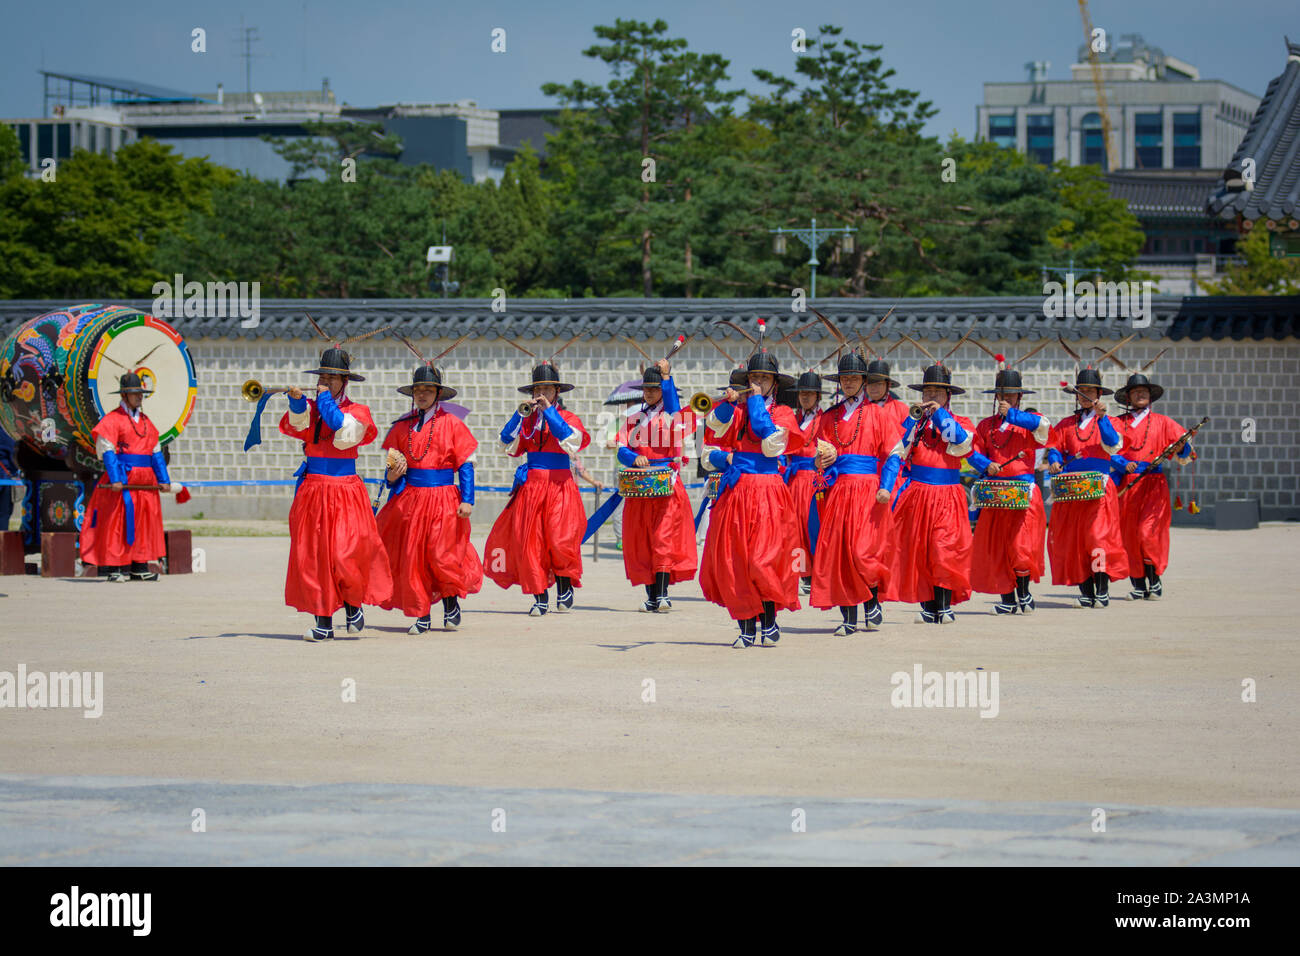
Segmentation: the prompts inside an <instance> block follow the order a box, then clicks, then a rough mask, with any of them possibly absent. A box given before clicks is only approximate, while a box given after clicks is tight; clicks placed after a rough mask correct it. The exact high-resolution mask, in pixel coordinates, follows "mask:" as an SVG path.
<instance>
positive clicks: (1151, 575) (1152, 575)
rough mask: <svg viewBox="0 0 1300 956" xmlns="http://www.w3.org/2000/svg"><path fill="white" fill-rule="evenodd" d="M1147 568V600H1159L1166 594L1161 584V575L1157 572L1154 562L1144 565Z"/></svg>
mask: <svg viewBox="0 0 1300 956" xmlns="http://www.w3.org/2000/svg"><path fill="white" fill-rule="evenodd" d="M1144 569H1145V570H1146V586H1147V600H1148V601H1159V600H1160V598H1161V596H1163V594H1164V588H1163V587H1161V585H1160V575H1159V574H1157V573H1156V566H1155V565H1154V564H1148V565H1144Z"/></svg>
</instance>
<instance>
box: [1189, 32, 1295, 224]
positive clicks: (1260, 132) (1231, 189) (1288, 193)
mask: <svg viewBox="0 0 1300 956" xmlns="http://www.w3.org/2000/svg"><path fill="white" fill-rule="evenodd" d="M1286 49H1287V60H1286V69H1284V70H1283V71H1282V73H1281V74H1280V75H1278V76H1276V77H1274V78H1273V79H1272V80H1271V81H1270V82H1269V84H1268V90H1267V92H1265V93H1264V99H1263V100H1261V101H1260V104H1259V109H1257V110H1256V111H1255V117H1254V119H1252V120H1251V121H1250V128H1249V129H1248V130H1246V138H1245V139H1243V140H1242V141H1241V145H1240V146H1239V147H1237V152H1236V155H1234V156H1233V157H1232V162H1230V163H1229V164H1228V168H1227V169H1225V170H1224V171H1223V175H1222V176H1220V177H1219V181H1218V184H1217V185H1216V186H1215V188H1214V190H1213V192H1212V193H1211V194H1210V200H1209V203H1208V209H1209V211H1210V214H1211V215H1213V216H1217V217H1219V218H1221V219H1235V218H1236V217H1237V216H1239V215H1240V216H1242V217H1244V218H1246V219H1250V220H1255V219H1261V218H1262V219H1273V220H1286V219H1291V218H1300V43H1292V42H1291V41H1290V40H1287V43H1286ZM1247 159H1253V160H1254V161H1255V188H1254V189H1246V188H1245V184H1244V183H1243V181H1242V177H1241V171H1242V168H1243V166H1244V164H1245V161H1246V160H1247Z"/></svg>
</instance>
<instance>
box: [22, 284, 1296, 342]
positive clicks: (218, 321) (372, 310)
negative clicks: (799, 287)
mask: <svg viewBox="0 0 1300 956" xmlns="http://www.w3.org/2000/svg"><path fill="white" fill-rule="evenodd" d="M71 304H72V303H69V302H49V301H39V300H10V301H0V334H2V333H6V332H7V331H8V330H9V329H11V328H13V326H15V325H17V324H19V323H21V322H25V321H27V320H28V319H31V318H35V317H36V316H38V315H41V314H43V313H45V312H51V311H54V310H57V309H60V308H66V307H67V306H69V305H71ZM123 304H126V305H130V306H132V307H134V308H137V309H140V310H142V311H148V310H149V308H150V307H151V305H152V300H149V299H139V300H135V301H127V302H124V303H123ZM815 305H816V306H817V308H818V309H820V310H821V312H822V313H823V314H825V315H826V316H827V317H828V318H830V319H831V320H832V321H833V322H835V323H836V325H837V326H839V327H840V328H841V329H842V330H843V331H844V333H845V334H846V335H850V336H853V335H858V334H864V333H866V332H868V331H870V330H871V329H872V328H874V327H875V325H876V323H877V322H878V321H879V319H880V318H881V317H882V316H884V314H885V313H886V312H887V311H889V309H890V308H891V307H892V308H894V313H893V315H892V316H891V317H890V319H889V321H888V322H886V323H885V325H884V326H882V327H881V330H880V331H879V332H878V333H876V336H875V339H873V341H880V340H883V341H885V342H893V341H897V340H898V338H899V336H900V335H901V333H903V332H906V333H907V334H909V335H911V336H913V337H914V338H920V339H922V340H923V341H924V340H928V341H935V342H937V341H942V340H956V339H957V338H959V337H960V336H961V335H963V334H965V332H966V331H967V329H969V328H970V327H971V326H972V325H976V326H978V329H979V332H978V335H979V336H980V337H981V338H985V339H989V340H1017V339H1029V340H1037V339H1041V338H1043V337H1045V336H1055V335H1056V334H1057V333H1058V332H1059V333H1060V334H1062V335H1064V336H1065V337H1066V338H1067V339H1082V338H1086V339H1091V340H1096V339H1118V338H1122V337H1123V336H1125V335H1128V334H1130V333H1131V332H1134V331H1136V332H1137V333H1138V335H1139V336H1140V337H1142V338H1147V339H1159V338H1166V337H1167V338H1170V339H1173V340H1179V339H1183V338H1190V339H1193V340H1198V339H1203V338H1209V339H1212V340H1220V339H1225V338H1230V339H1238V340H1240V339H1256V340H1261V339H1286V338H1292V337H1295V336H1297V335H1300V296H1242V297H1235V296H1188V297H1183V296H1162V295H1153V296H1152V297H1151V312H1152V315H1151V324H1150V325H1149V326H1147V327H1145V328H1142V329H1136V330H1135V329H1134V328H1133V326H1132V321H1131V320H1130V319H1125V318H1115V317H1112V318H1075V317H1061V318H1048V317H1046V316H1045V315H1044V314H1043V297H1041V296H1024V297H986V298H925V299H823V300H819V301H817V302H816V303H815ZM304 312H310V313H311V314H312V316H313V317H314V318H315V319H316V321H317V322H319V323H320V324H321V326H322V327H323V328H324V329H325V330H326V331H327V332H329V333H330V335H332V336H335V337H337V338H347V337H349V336H354V335H361V334H363V333H365V332H368V331H372V330H374V329H377V328H380V327H382V326H384V325H392V326H394V328H396V329H397V330H398V331H400V332H402V333H403V334H404V335H406V336H408V337H411V338H425V339H454V338H456V337H458V336H460V335H462V334H466V333H468V335H469V338H470V339H478V338H486V339H495V338H511V339H524V340H527V339H533V340H537V339H540V340H542V341H553V340H566V339H568V338H569V337H571V336H572V335H574V334H575V333H576V332H577V330H578V329H582V330H583V331H584V332H586V333H587V334H588V335H591V336H594V337H595V338H597V339H599V340H601V341H608V340H610V339H612V338H614V337H616V336H620V335H627V336H630V337H631V338H633V339H635V340H637V341H638V342H642V343H644V342H646V341H647V340H649V341H667V340H669V339H671V338H672V337H673V336H675V335H676V334H677V333H678V332H685V333H688V334H692V335H695V336H700V337H711V338H714V339H715V340H717V341H719V343H726V342H731V343H733V345H734V344H735V343H739V342H741V341H742V339H741V336H740V334H739V333H738V332H736V331H735V330H734V329H731V328H728V327H727V326H721V325H716V324H714V323H715V322H716V320H718V319H723V318H726V319H730V320H731V321H732V322H734V323H736V324H737V325H739V326H740V327H741V328H744V329H745V330H746V331H748V332H750V333H751V334H754V333H756V331H757V327H756V321H755V320H756V319H757V318H758V317H759V316H762V317H764V318H766V319H767V329H768V340H769V341H776V340H778V339H780V338H781V336H783V335H785V334H786V333H787V332H791V331H793V330H795V329H797V328H799V327H800V326H802V325H805V324H806V323H808V322H810V321H811V320H812V319H813V318H814V316H813V314H812V312H811V311H810V312H807V313H799V314H795V313H792V312H790V307H789V304H788V303H786V302H785V301H784V300H781V299H512V300H509V302H508V308H507V309H506V311H505V312H500V313H498V312H493V311H492V309H491V300H488V299H446V300H444V299H309V300H304V299H263V300H262V302H261V320H260V323H259V324H258V326H257V327H256V328H252V329H244V328H241V327H240V323H239V319H237V318H206V317H196V318H178V319H172V320H170V321H171V322H172V324H173V325H174V326H175V327H176V328H177V329H178V330H179V331H180V332H181V333H182V334H183V335H185V336H186V337H187V338H243V337H245V336H251V337H255V338H261V339H297V340H309V339H312V338H314V337H315V333H314V332H313V331H312V329H311V326H310V325H309V324H308V323H307V321H306V319H305V318H303V314H304ZM804 340H808V341H812V342H816V341H819V340H827V341H828V342H829V341H830V335H829V333H828V332H827V331H826V329H825V328H824V327H822V325H821V324H820V323H818V324H817V325H814V326H813V327H811V328H809V329H808V330H807V331H806V332H805V333H803V334H802V335H801V336H800V338H799V340H798V341H804ZM723 347H724V348H727V346H726V345H725V344H723ZM728 351H729V352H732V354H735V353H736V351H738V349H730V348H728Z"/></svg>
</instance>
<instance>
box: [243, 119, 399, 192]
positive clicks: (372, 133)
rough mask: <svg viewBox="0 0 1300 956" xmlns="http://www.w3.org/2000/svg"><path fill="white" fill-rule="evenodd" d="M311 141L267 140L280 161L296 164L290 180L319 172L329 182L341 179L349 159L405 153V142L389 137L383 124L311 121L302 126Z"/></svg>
mask: <svg viewBox="0 0 1300 956" xmlns="http://www.w3.org/2000/svg"><path fill="white" fill-rule="evenodd" d="M302 127H303V129H304V130H306V132H307V134H308V137H311V138H307V137H296V138H294V139H285V138H284V137H282V136H263V137H262V139H263V140H265V141H266V142H268V143H270V144H271V148H272V149H274V150H275V151H276V153H278V154H279V156H280V158H281V159H283V160H285V161H286V162H288V163H290V164H292V166H293V171H292V172H291V173H290V174H289V178H290V179H298V178H299V177H301V176H302V175H303V174H304V173H308V172H312V171H316V170H319V171H320V172H321V173H323V174H324V176H325V178H326V179H331V178H337V177H338V176H339V171H340V168H341V167H342V164H343V161H344V160H345V159H353V160H355V159H357V158H359V157H361V156H363V155H365V156H370V157H383V156H387V157H394V156H400V155H401V153H402V140H401V138H400V137H399V136H397V134H395V133H385V132H384V127H383V124H382V123H363V122H360V121H355V120H309V121H307V122H305V123H303V124H302Z"/></svg>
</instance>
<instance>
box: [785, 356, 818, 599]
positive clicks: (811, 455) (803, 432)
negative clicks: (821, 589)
mask: <svg viewBox="0 0 1300 956" xmlns="http://www.w3.org/2000/svg"><path fill="white" fill-rule="evenodd" d="M795 391H796V392H797V393H798V396H799V407H798V408H797V409H796V410H795V413H794V421H795V424H796V425H798V426H799V430H798V431H795V432H791V433H790V441H789V443H788V444H787V445H786V449H785V462H786V464H785V475H784V476H783V477H784V478H785V483H786V485H787V486H788V487H789V488H790V497H791V498H793V499H794V515H795V521H796V523H797V524H798V526H799V544H800V547H801V548H802V549H803V550H802V552H801V553H802V554H803V556H804V560H805V561H806V562H807V563H806V565H805V566H806V568H807V571H808V573H807V574H805V575H803V576H802V577H801V579H800V582H799V593H800V594H811V593H812V579H813V574H812V562H813V547H812V542H811V541H809V540H808V509H809V508H810V507H812V500H813V479H814V477H815V476H816V474H817V466H816V461H815V459H816V456H817V425H818V422H819V421H820V420H821V416H822V412H821V409H820V408H818V407H817V404H818V402H820V401H821V396H822V379H821V376H820V375H818V374H817V373H816V372H813V371H811V370H810V371H807V372H804V373H803V374H802V375H800V376H799V380H798V381H797V382H796V383H795Z"/></svg>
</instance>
